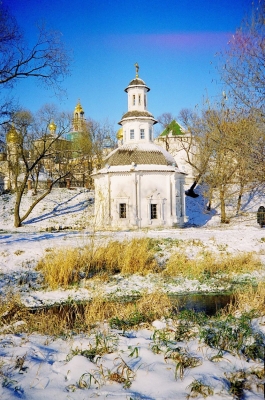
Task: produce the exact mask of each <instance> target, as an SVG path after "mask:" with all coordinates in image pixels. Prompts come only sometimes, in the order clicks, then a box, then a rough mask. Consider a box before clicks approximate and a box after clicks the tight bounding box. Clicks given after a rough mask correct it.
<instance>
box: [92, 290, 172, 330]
mask: <svg viewBox="0 0 265 400" xmlns="http://www.w3.org/2000/svg"><path fill="white" fill-rule="evenodd" d="M171 309H172V304H171V302H170V299H169V297H168V296H167V295H166V294H164V293H158V292H154V293H150V294H147V293H146V294H144V295H143V296H141V297H140V298H139V299H137V300H136V301H130V302H127V303H121V302H118V301H109V300H106V299H104V298H103V297H101V296H99V297H97V298H95V299H93V301H92V302H91V303H90V304H88V305H87V306H86V309H85V316H84V318H85V321H86V324H87V325H88V326H91V325H93V324H94V323H96V322H98V321H108V320H110V319H111V318H118V319H122V320H127V319H130V318H131V317H132V316H133V315H134V314H135V313H136V312H137V313H138V314H141V316H142V317H143V319H144V320H145V322H151V321H153V320H155V319H157V318H161V317H162V316H165V315H168V314H169V312H170V310H171Z"/></svg>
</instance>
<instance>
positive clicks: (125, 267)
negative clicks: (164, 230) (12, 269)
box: [36, 238, 158, 289]
mask: <svg viewBox="0 0 265 400" xmlns="http://www.w3.org/2000/svg"><path fill="white" fill-rule="evenodd" d="M154 255H155V251H154V249H153V248H152V246H151V241H150V239H148V238H144V239H132V240H130V241H129V240H125V241H123V242H119V241H110V242H108V243H107V244H106V245H104V246H98V247H95V248H94V247H93V246H91V247H89V246H86V247H84V248H83V249H80V248H71V249H59V250H58V249H55V250H52V251H50V252H49V253H48V254H46V255H45V257H44V258H43V259H42V260H41V261H40V262H39V263H38V265H37V267H36V268H37V270H39V271H41V272H42V274H43V276H44V280H45V282H46V284H47V285H48V286H49V287H50V288H51V289H56V288H58V287H60V286H61V287H64V288H66V287H68V286H69V285H73V284H77V283H78V282H79V281H80V279H82V278H84V277H86V278H89V277H91V276H94V275H97V274H101V275H104V274H105V275H113V274H116V273H121V274H135V273H139V274H141V275H145V274H147V273H150V272H155V271H157V270H158V265H157V262H156V260H155V257H154Z"/></svg>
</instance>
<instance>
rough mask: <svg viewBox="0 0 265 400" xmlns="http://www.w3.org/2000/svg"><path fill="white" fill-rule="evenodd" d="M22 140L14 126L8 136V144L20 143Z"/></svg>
mask: <svg viewBox="0 0 265 400" xmlns="http://www.w3.org/2000/svg"><path fill="white" fill-rule="evenodd" d="M21 140H22V137H21V135H20V134H19V133H18V132H17V131H16V129H15V127H14V126H13V125H12V126H11V128H10V130H9V131H8V132H7V134H6V142H7V143H20V142H21Z"/></svg>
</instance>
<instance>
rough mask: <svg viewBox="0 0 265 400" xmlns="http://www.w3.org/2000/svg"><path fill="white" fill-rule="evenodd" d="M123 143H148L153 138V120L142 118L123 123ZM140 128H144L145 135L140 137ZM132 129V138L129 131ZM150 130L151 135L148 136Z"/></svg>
mask: <svg viewBox="0 0 265 400" xmlns="http://www.w3.org/2000/svg"><path fill="white" fill-rule="evenodd" d="M122 124H123V144H125V143H148V142H152V140H153V122H150V121H144V120H138V119H133V120H128V121H124V122H123V123H122ZM141 129H144V133H145V137H144V139H141ZM131 130H133V131H134V139H132V138H131V136H130V131H131ZM150 131H151V137H150Z"/></svg>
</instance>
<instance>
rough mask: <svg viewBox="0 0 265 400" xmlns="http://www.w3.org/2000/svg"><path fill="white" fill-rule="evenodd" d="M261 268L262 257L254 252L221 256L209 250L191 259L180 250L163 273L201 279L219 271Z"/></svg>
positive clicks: (227, 272) (232, 271)
mask: <svg viewBox="0 0 265 400" xmlns="http://www.w3.org/2000/svg"><path fill="white" fill-rule="evenodd" d="M261 268H262V263H261V261H260V259H259V258H258V256H257V255H256V254H253V253H242V254H237V255H231V254H226V255H222V257H221V256H217V255H216V254H214V253H209V252H207V253H201V254H199V255H198V256H197V258H195V259H190V258H188V257H187V255H186V254H185V253H183V252H178V253H174V254H173V255H172V256H171V257H170V258H169V260H168V262H167V264H166V268H165V270H164V272H163V274H164V275H166V276H177V275H182V276H185V277H188V278H195V279H200V278H202V277H204V276H209V277H212V276H214V275H216V274H218V273H220V274H227V275H232V274H238V273H246V272H252V271H256V270H259V269H261Z"/></svg>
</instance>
